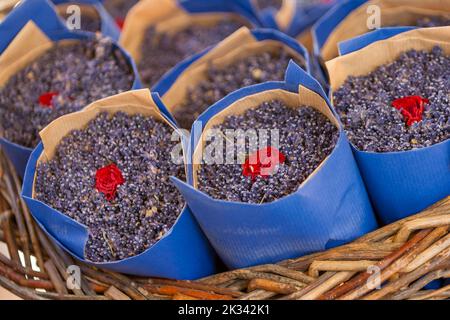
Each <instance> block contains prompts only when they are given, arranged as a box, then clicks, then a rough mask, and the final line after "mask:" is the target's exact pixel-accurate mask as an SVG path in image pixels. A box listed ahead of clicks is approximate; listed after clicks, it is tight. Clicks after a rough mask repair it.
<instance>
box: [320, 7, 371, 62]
mask: <svg viewBox="0 0 450 320" xmlns="http://www.w3.org/2000/svg"><path fill="white" fill-rule="evenodd" d="M366 2H367V0H343V1H340V2H339V3H337V4H336V5H335V6H334V7H332V8H331V9H330V10H329V11H328V12H327V13H326V14H325V15H323V16H322V17H321V18H320V19H319V20H318V21H317V22H316V24H315V25H314V26H313V29H312V33H313V41H314V55H315V56H316V57H321V49H322V47H323V45H324V44H325V42H326V41H327V39H328V37H329V36H330V34H331V33H332V32H333V30H334V29H335V28H336V27H337V26H338V25H339V23H340V22H341V21H342V20H344V19H345V18H346V17H347V15H348V14H349V13H350V12H352V11H353V10H355V9H356V8H358V7H360V6H361V5H363V4H364V3H366Z"/></svg>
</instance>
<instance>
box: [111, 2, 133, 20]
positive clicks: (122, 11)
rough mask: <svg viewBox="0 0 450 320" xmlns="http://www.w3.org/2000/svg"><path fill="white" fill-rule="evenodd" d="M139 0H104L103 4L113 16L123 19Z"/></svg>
mask: <svg viewBox="0 0 450 320" xmlns="http://www.w3.org/2000/svg"><path fill="white" fill-rule="evenodd" d="M138 1H139V0H105V1H104V2H103V5H104V6H105V8H106V10H107V11H108V12H109V13H110V14H111V16H113V17H114V18H116V19H117V18H120V19H124V18H125V17H126V15H127V13H128V11H130V9H131V8H132V7H133V6H134V5H135V4H136V3H138Z"/></svg>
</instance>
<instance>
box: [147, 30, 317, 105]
mask: <svg viewBox="0 0 450 320" xmlns="http://www.w3.org/2000/svg"><path fill="white" fill-rule="evenodd" d="M282 48H284V49H286V50H287V51H288V52H289V53H290V54H292V56H294V57H296V58H297V59H298V60H299V61H302V62H303V63H304V65H305V68H306V70H307V72H309V71H310V66H309V55H308V52H307V51H306V49H305V48H303V47H302V46H301V45H299V44H298V43H297V42H296V41H295V40H294V39H292V38H290V37H288V36H286V35H284V34H282V33H281V32H278V31H276V30H267V29H254V30H252V31H250V30H249V29H247V28H245V27H244V28H241V29H239V30H238V31H236V32H235V33H234V34H232V35H231V36H229V37H228V38H226V39H225V40H223V41H222V42H220V43H219V44H218V45H216V46H215V47H213V48H210V49H207V50H205V51H203V52H202V53H200V54H198V55H195V56H193V57H191V58H188V59H186V60H185V61H183V62H181V63H180V64H178V65H177V66H176V67H174V68H173V69H172V70H171V71H169V72H168V73H167V74H166V75H165V76H164V77H163V78H162V79H161V80H160V81H159V82H158V83H157V84H156V85H155V87H154V91H155V92H158V93H159V94H160V95H161V97H162V99H163V101H164V104H165V105H166V107H167V108H168V109H169V110H170V111H171V112H172V113H173V112H174V111H175V110H177V108H179V107H181V103H182V102H183V101H184V100H185V99H186V95H187V93H188V90H189V88H192V87H195V86H196V85H198V84H199V83H200V82H201V81H204V80H205V79H206V77H207V72H208V69H209V67H210V66H211V65H214V66H216V67H219V68H222V69H223V68H226V67H227V66H229V65H232V64H233V63H235V62H236V61H238V60H241V59H244V58H246V57H249V56H252V55H255V54H257V53H261V52H279V51H280V50H281V49H282Z"/></svg>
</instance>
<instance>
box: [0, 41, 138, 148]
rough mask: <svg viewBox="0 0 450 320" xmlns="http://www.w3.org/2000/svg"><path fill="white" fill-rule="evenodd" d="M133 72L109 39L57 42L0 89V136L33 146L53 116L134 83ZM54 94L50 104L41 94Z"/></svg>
mask: <svg viewBox="0 0 450 320" xmlns="http://www.w3.org/2000/svg"><path fill="white" fill-rule="evenodd" d="M133 80H134V75H133V71H132V69H131V67H130V65H129V63H128V62H127V61H126V58H125V57H124V56H123V54H122V53H121V52H120V51H119V50H118V49H117V48H116V47H115V45H114V44H113V43H112V42H111V40H109V39H108V38H101V37H100V36H97V38H95V39H92V40H86V41H80V42H77V43H76V44H69V45H68V44H65V45H64V44H62V43H56V44H55V46H54V47H53V48H52V49H50V50H49V51H47V52H46V53H44V55H42V56H41V57H40V58H39V59H37V60H36V61H34V62H32V63H30V64H29V65H28V66H26V67H25V68H24V69H22V70H21V71H19V72H18V73H17V74H15V75H14V76H12V77H11V78H10V79H9V81H8V82H7V83H6V85H5V86H4V87H3V88H0V135H1V136H3V137H4V138H6V139H8V140H10V141H12V142H15V143H17V144H20V145H23V146H26V147H34V146H36V144H37V143H38V141H39V131H40V130H42V129H43V128H44V127H45V126H47V124H49V123H50V122H51V121H53V120H54V119H56V118H58V117H60V116H62V115H64V114H67V113H71V112H74V111H78V110H80V109H82V108H84V107H85V106H86V105H88V104H89V103H91V102H93V101H95V100H98V99H101V98H105V97H108V96H111V95H114V94H117V93H120V92H123V91H127V90H130V89H131V87H132V85H133ZM46 93H47V94H48V93H58V94H57V95H55V96H54V97H53V98H52V99H51V100H50V104H49V105H42V103H41V102H40V99H41V97H42V95H43V94H44V95H45V94H46Z"/></svg>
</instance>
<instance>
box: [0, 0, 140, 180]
mask: <svg viewBox="0 0 450 320" xmlns="http://www.w3.org/2000/svg"><path fill="white" fill-rule="evenodd" d="M29 21H33V22H34V23H35V25H36V26H37V27H38V28H39V29H40V30H41V31H42V32H43V33H44V34H45V35H46V36H47V37H48V38H49V39H50V40H52V41H60V40H64V39H75V40H84V39H89V38H91V37H93V36H94V34H92V33H90V32H81V31H77V32H72V31H69V30H68V29H67V28H66V26H65V25H64V24H63V22H62V20H61V19H60V18H59V16H58V15H57V14H56V12H55V10H54V6H53V4H51V3H50V2H49V1H47V0H28V1H23V2H21V3H20V4H19V5H18V6H17V7H16V8H15V9H14V10H13V11H12V12H11V13H10V14H9V15H8V16H7V17H6V19H5V20H3V22H2V23H1V24H0V55H1V54H3V52H4V51H5V50H6V49H7V47H8V46H9V44H10V43H11V42H12V41H13V40H14V38H15V37H16V35H17V34H18V33H19V32H20V31H21V30H22V29H23V28H24V27H25V25H26V24H27V23H28V22H29ZM116 46H117V47H118V48H119V49H120V50H121V51H122V54H123V55H124V57H125V58H126V59H127V60H128V62H129V64H130V66H131V68H132V70H133V73H134V74H135V80H134V83H133V86H132V88H131V89H140V88H141V87H142V85H141V82H140V79H139V74H138V71H137V68H136V65H135V63H134V61H133V59H132V58H131V57H130V55H129V54H128V53H127V52H126V51H125V50H123V49H122V48H121V47H120V46H119V45H118V44H116ZM0 145H1V146H2V148H3V150H4V151H5V153H6V155H7V156H8V158H9V159H10V160H11V161H12V163H13V164H14V166H15V168H16V170H17V173H18V174H19V175H20V176H21V177H23V174H24V172H25V166H26V163H27V161H28V158H29V157H30V155H31V152H32V149H30V148H26V147H23V146H20V145H17V144H15V143H12V142H11V141H8V140H6V139H4V138H1V137H0Z"/></svg>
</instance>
